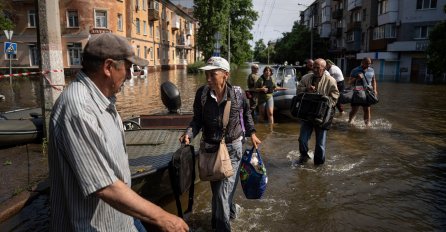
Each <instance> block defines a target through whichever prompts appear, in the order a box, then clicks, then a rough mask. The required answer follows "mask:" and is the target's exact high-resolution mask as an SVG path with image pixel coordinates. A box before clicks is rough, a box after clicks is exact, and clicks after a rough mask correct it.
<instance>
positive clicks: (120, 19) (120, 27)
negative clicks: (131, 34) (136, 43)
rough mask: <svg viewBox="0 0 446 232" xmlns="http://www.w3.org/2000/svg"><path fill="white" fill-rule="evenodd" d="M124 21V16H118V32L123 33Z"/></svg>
mask: <svg viewBox="0 0 446 232" xmlns="http://www.w3.org/2000/svg"><path fill="white" fill-rule="evenodd" d="M123 24H124V23H123V21H122V14H118V31H122V25H123Z"/></svg>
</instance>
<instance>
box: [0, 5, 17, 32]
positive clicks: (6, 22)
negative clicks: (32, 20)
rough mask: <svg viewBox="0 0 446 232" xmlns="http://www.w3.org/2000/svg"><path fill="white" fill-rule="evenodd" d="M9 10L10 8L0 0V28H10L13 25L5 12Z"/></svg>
mask: <svg viewBox="0 0 446 232" xmlns="http://www.w3.org/2000/svg"><path fill="white" fill-rule="evenodd" d="M10 10H11V8H10V7H9V6H8V5H7V4H6V3H5V2H4V1H0V30H12V29H13V28H14V27H15V25H14V23H13V22H12V20H11V19H10V18H9V17H8V14H7V13H8V12H9V11H10Z"/></svg>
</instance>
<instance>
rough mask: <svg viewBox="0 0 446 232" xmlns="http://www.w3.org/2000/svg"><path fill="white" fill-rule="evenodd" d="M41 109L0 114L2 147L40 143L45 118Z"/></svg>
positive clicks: (0, 142) (0, 145)
mask: <svg viewBox="0 0 446 232" xmlns="http://www.w3.org/2000/svg"><path fill="white" fill-rule="evenodd" d="M41 112H42V111H41V109H40V108H30V109H20V110H15V111H9V112H5V113H2V114H0V147H10V146H16V145H22V144H27V143H37V142H40V141H41V139H42V137H43V118H42V113H41Z"/></svg>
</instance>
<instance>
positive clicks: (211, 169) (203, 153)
mask: <svg viewBox="0 0 446 232" xmlns="http://www.w3.org/2000/svg"><path fill="white" fill-rule="evenodd" d="M230 109H231V101H230V100H228V101H227V102H226V106H225V110H224V112H223V138H222V139H221V141H220V143H219V144H217V145H213V144H208V143H206V142H204V141H203V140H202V141H201V142H200V151H199V154H198V172H199V175H200V179H201V180H203V181H218V180H223V179H226V178H228V177H230V176H232V175H234V170H233V169H232V164H231V158H230V157H229V152H228V148H227V147H226V143H225V134H226V126H227V125H228V121H229V111H230Z"/></svg>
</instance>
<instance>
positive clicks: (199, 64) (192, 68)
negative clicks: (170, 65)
mask: <svg viewBox="0 0 446 232" xmlns="http://www.w3.org/2000/svg"><path fill="white" fill-rule="evenodd" d="M204 65H205V63H204V61H197V62H195V63H193V64H188V65H187V72H188V73H198V72H199V68H201V67H203V66H204Z"/></svg>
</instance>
